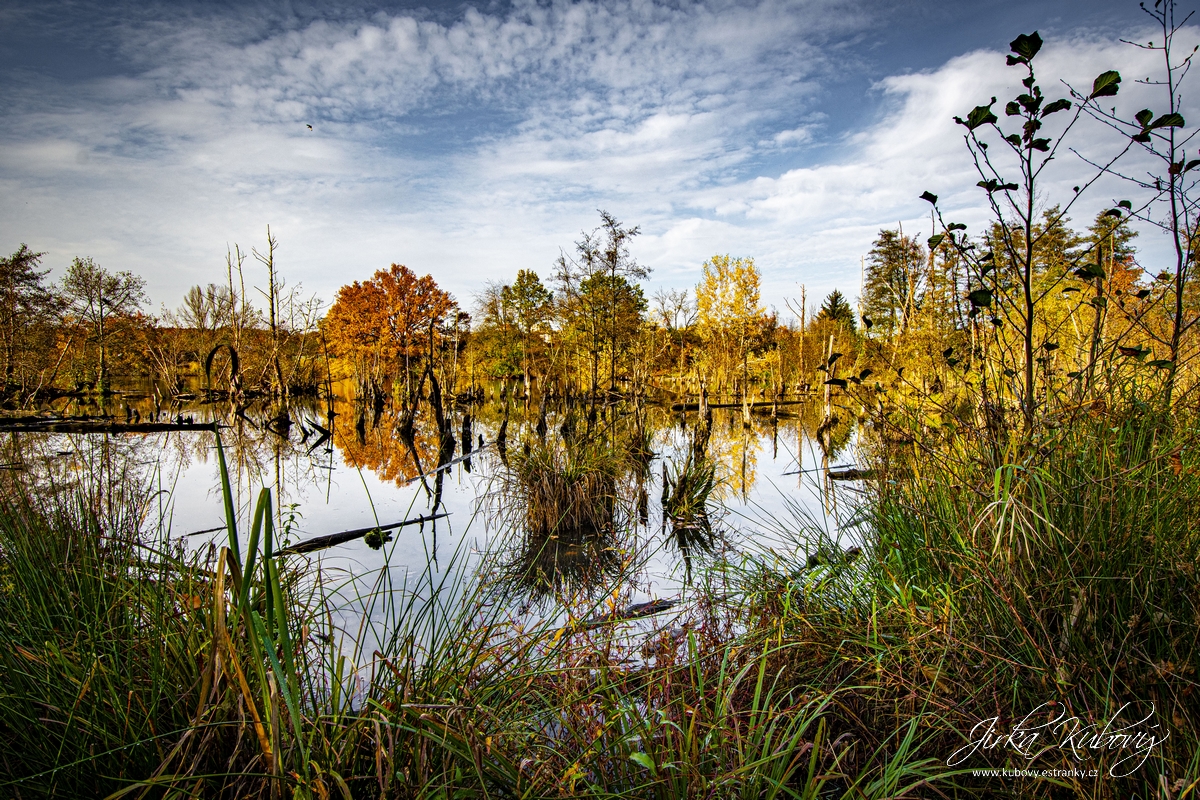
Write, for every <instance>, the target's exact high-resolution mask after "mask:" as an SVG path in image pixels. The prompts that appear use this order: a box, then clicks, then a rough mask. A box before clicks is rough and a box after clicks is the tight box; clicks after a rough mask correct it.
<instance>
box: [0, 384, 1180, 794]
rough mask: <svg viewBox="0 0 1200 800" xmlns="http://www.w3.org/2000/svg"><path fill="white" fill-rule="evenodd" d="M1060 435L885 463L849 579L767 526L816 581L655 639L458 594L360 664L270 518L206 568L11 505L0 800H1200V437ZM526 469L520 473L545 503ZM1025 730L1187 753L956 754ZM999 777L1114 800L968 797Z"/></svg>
mask: <svg viewBox="0 0 1200 800" xmlns="http://www.w3.org/2000/svg"><path fill="white" fill-rule="evenodd" d="M1056 424H1057V427H1055V428H1053V429H1049V428H1047V432H1046V433H1044V434H1042V435H1041V437H1042V438H1041V439H1040V440H1039V441H1038V442H1037V443H1036V444H1035V445H1034V446H1031V447H1017V446H1014V447H1013V448H1012V449H1011V451H1010V452H1003V453H1001V457H1000V458H999V459H996V458H995V455H996V453H995V448H994V447H993V446H992V445H990V444H986V443H984V442H983V440H981V439H980V438H979V437H975V436H970V435H965V434H962V433H958V432H956V431H953V430H951V429H949V428H944V429H943V430H942V431H940V432H938V433H936V434H927V435H926V436H924V437H923V438H922V439H921V441H920V443H918V444H913V445H910V446H905V447H904V448H902V449H899V450H898V449H896V448H895V447H891V448H888V449H886V450H883V449H880V450H878V451H872V453H873V459H874V461H875V463H874V464H873V467H874V469H875V476H876V478H875V480H874V482H873V483H872V484H871V485H870V487H869V491H868V493H867V494H866V495H865V496H862V497H860V498H859V499H858V500H857V503H856V505H855V507H854V508H853V509H852V512H853V513H852V514H850V515H848V518H847V519H848V521H847V523H846V524H847V525H849V524H851V522H850V521H849V517H853V518H854V520H856V522H854V523H853V524H856V525H857V526H858V530H859V532H860V533H861V534H862V535H863V536H864V537H865V541H866V545H867V546H865V547H864V548H863V549H862V552H861V554H859V553H855V552H847V553H840V552H839V551H837V550H836V548H834V547H833V546H832V545H830V544H828V543H827V542H826V543H825V544H823V545H822V546H820V547H818V546H817V545H818V542H819V540H820V539H821V535H822V534H821V532H820V531H819V530H818V528H817V526H816V523H815V522H813V521H810V520H806V519H804V518H803V517H802V516H801V515H799V514H798V515H797V516H796V517H795V518H787V519H777V520H775V521H774V522H773V524H774V525H776V526H778V527H780V528H782V529H786V530H789V531H791V532H792V533H794V534H795V535H796V536H798V537H807V539H808V541H810V542H811V543H812V544H811V545H810V547H809V549H808V551H807V552H800V553H798V554H797V555H796V556H794V557H790V558H781V557H774V556H772V557H768V556H765V555H764V556H753V557H746V558H745V559H743V560H740V561H739V562H737V563H736V564H731V563H723V564H719V565H717V566H716V567H708V568H705V569H699V570H698V571H697V576H696V577H697V579H698V580H701V581H707V582H708V583H709V584H710V586H709V589H710V590H709V591H707V592H703V593H699V594H698V596H699V597H701V598H702V599H701V600H699V601H696V602H693V603H691V604H689V605H687V606H685V607H682V609H680V610H679V611H678V613H677V614H676V613H674V612H673V613H672V615H671V616H669V617H661V618H658V621H657V622H654V621H650V622H647V621H645V620H643V621H641V622H639V623H630V622H620V623H605V624H594V622H593V620H594V618H595V617H596V616H597V615H602V614H603V613H605V612H606V611H607V610H609V609H610V607H611V606H612V605H615V601H616V599H617V598H619V592H617V593H615V594H613V595H610V597H611V598H612V603H611V604H610V602H607V601H603V600H602V601H599V602H597V603H595V604H593V605H592V606H587V605H576V606H574V607H573V608H572V610H571V612H570V614H569V615H568V617H567V618H566V619H565V620H564V619H561V618H559V619H554V620H553V621H550V620H547V621H540V622H539V621H531V620H530V619H528V618H518V617H516V616H514V614H513V613H512V609H511V606H509V605H506V604H505V603H503V602H497V596H496V591H495V590H496V587H495V584H494V583H493V582H488V581H479V580H476V579H475V578H474V577H473V576H472V574H471V572H470V571H468V570H467V569H466V568H465V566H464V567H462V568H461V569H457V570H456V569H450V570H448V571H446V572H444V573H442V574H445V575H449V576H450V577H447V578H436V577H434V575H433V573H430V574H428V575H426V576H424V578H422V579H419V580H416V581H414V582H413V583H411V584H409V585H407V586H404V587H392V586H389V585H387V584H386V583H379V584H376V585H375V588H374V589H373V591H374V592H376V593H377V594H378V602H379V603H381V604H385V605H387V613H386V614H384V615H383V618H387V619H390V620H392V621H393V622H394V624H392V625H391V626H390V627H389V629H388V630H386V631H382V630H381V631H375V637H374V638H375V639H377V641H378V644H377V646H376V645H372V646H370V647H369V648H367V649H369V650H370V652H359V651H356V650H355V649H354V648H352V647H350V648H346V647H344V642H342V641H341V640H340V639H339V637H338V634H337V631H336V630H335V627H334V624H333V621H334V614H333V613H332V611H333V610H332V609H331V608H330V604H329V602H328V599H327V598H323V597H322V596H321V595H320V594H319V593H314V592H313V585H314V584H313V581H312V580H311V574H310V567H309V566H308V562H307V561H305V560H303V559H296V560H294V561H291V562H289V561H286V560H283V559H279V558H276V557H274V556H272V555H270V554H271V553H272V550H273V541H272V540H273V537H274V531H273V530H272V526H271V519H272V514H271V513H270V505H269V504H270V496H269V494H267V493H264V494H263V495H262V496H261V497H260V502H259V504H258V506H257V507H256V509H255V512H254V514H253V516H252V517H251V519H249V520H242V521H241V524H240V525H239V524H234V523H236V522H237V521H236V520H231V525H230V531H229V536H228V542H227V544H228V545H229V546H227V547H221V548H212V549H211V550H208V551H203V552H199V553H192V554H187V553H184V552H183V551H181V550H177V549H172V548H169V547H166V546H163V545H159V544H156V543H155V542H153V541H150V540H148V539H147V538H146V537H147V535H146V534H145V532H144V530H143V528H144V525H143V520H144V510H145V505H144V503H145V501H144V499H143V498H142V497H141V496H140V495H138V494H136V493H134V492H132V491H131V490H130V491H128V492H125V493H123V492H121V491H115V490H114V489H113V488H111V487H108V488H104V489H97V488H94V487H93V488H91V489H89V488H88V487H86V486H85V487H82V488H79V487H77V488H76V489H74V490H72V491H65V492H60V493H56V494H44V495H41V496H38V497H34V496H31V495H29V494H25V493H22V492H21V491H19V488H18V487H16V486H13V487H10V489H9V490H8V491H7V492H6V495H5V498H4V501H3V505H2V506H0V794H2V795H4V796H13V797H22V798H26V797H29V798H32V797H76V796H104V795H106V794H118V795H124V796H131V797H133V796H146V797H273V796H277V797H318V798H324V797H530V798H532V797H558V796H571V795H581V794H588V795H595V796H628V797H639V798H641V797H653V798H668V797H852V798H863V797H867V798H883V797H895V796H913V797H917V796H920V797H929V796H939V795H945V796H958V797H978V796H987V795H992V796H1027V797H1075V796H1086V797H1096V798H1108V797H1114V798H1115V797H1128V796H1139V797H1156V798H1162V797H1170V798H1172V800H1179V799H1180V798H1184V797H1192V796H1195V794H1196V792H1197V791H1200V787H1198V786H1197V784H1196V781H1197V780H1198V779H1200V756H1198V755H1197V753H1198V752H1200V746H1198V741H1200V740H1198V735H1197V721H1198V720H1200V713H1198V712H1200V700H1198V699H1197V694H1196V692H1195V690H1194V689H1195V683H1196V677H1197V673H1196V668H1197V666H1200V663H1198V662H1200V651H1198V648H1197V641H1196V637H1197V635H1198V634H1197V631H1198V630H1200V610H1198V608H1197V603H1198V600H1197V598H1198V597H1200V591H1198V590H1200V586H1198V585H1197V583H1198V579H1197V575H1196V566H1197V558H1198V556H1200V523H1197V522H1196V516H1195V513H1194V509H1195V508H1196V507H1197V500H1200V456H1198V455H1197V454H1196V453H1195V452H1193V450H1192V449H1191V447H1192V445H1191V443H1192V441H1193V440H1194V435H1193V434H1192V431H1193V430H1194V426H1195V420H1194V419H1193V418H1191V417H1186V418H1169V417H1162V416H1160V415H1157V414H1155V413H1153V412H1152V411H1151V410H1150V409H1148V408H1138V407H1134V408H1131V409H1129V410H1128V411H1126V412H1122V413H1114V412H1111V411H1109V410H1108V409H1106V408H1100V407H1089V408H1086V409H1081V410H1079V411H1078V412H1077V413H1074V414H1070V415H1065V416H1063V417H1062V418H1061V419H1059V420H1058V421H1057V423H1056ZM538 457H539V455H538V453H537V452H536V451H535V452H533V453H532V455H531V456H528V457H526V458H525V460H520V459H519V461H520V463H519V464H518V469H525V470H527V471H531V475H529V476H526V477H527V479H528V483H529V485H530V486H532V487H534V488H536V489H538V490H539V491H540V490H545V491H547V492H551V489H552V488H553V487H552V486H551V485H550V484H545V483H537V482H536V481H537V478H538V476H537V475H533V474H532V472H536V467H537V459H538ZM548 463H551V466H553V463H552V462H548ZM997 463H999V464H1001V465H1002V466H1001V467H1000V468H999V469H997V468H996V466H995V465H996V464H997ZM539 474H540V473H539ZM584 477H586V476H580V480H583V478H584ZM675 481H676V483H677V484H678V483H679V482H680V480H679V476H675ZM700 483H705V484H707V479H705V480H703V481H700ZM601 488H602V487H601ZM579 491H580V492H582V493H583V494H580V495H579V498H577V500H578V502H576V503H575V506H578V507H579V508H584V506H583V505H582V499H580V498H583V497H585V496H586V497H591V498H592V499H593V501H595V500H596V495H597V494H603V492H602V491H600V490H598V489H596V487H591V488H588V487H586V486H584V485H583V484H580V489H579ZM680 492H682V490H680ZM551 494H553V492H551ZM685 495H686V492H682V493H681V494H680V497H681V498H684V497H685ZM599 500H600V502H601V504H602V503H603V498H599ZM101 501H103V502H101ZM680 502H682V500H681V501H680ZM550 505H551V504H550V501H549V499H547V501H546V502H544V503H541V504H540V505H539V506H538V508H539V509H544V508H548V507H550ZM575 506H572V507H575ZM677 511H678V509H677ZM693 512H695V513H699V512H696V510H695V509H693ZM680 513H682V512H680ZM693 515H694V514H693ZM230 516H231V517H232V516H233V515H232V514H231V515H230ZM557 520H558V515H556V516H555V517H554V519H550V518H547V519H545V520H542V522H541V527H540V528H538V529H537V530H535V531H533V533H534V534H535V537H537V538H539V541H540V540H541V539H549V538H550V537H551V536H554V535H557V534H556V527H555V526H556V524H557V522H556V521H557ZM589 524H590V525H591V527H592V528H597V529H600V528H603V525H602V524H600V523H599V522H597V521H596V520H590V522H589ZM534 527H537V526H534ZM818 551H819V552H818ZM538 552H539V553H542V552H543V550H542V549H539V550H538ZM810 556H813V557H810ZM486 565H487V562H485V566H486ZM564 623H565V624H564ZM1126 703H1130V704H1132V705H1131V706H1128V707H1125V708H1123V706H1125V704H1126ZM1050 704H1057V705H1050ZM1035 710H1036V715H1035V716H1034V717H1031V718H1029V719H1027V720H1025V722H1024V724H1025V725H1026V726H1027V727H1028V726H1032V725H1034V724H1040V723H1042V722H1053V721H1054V720H1055V719H1056V715H1062V714H1063V713H1064V712H1066V717H1075V718H1078V719H1079V720H1080V721H1081V724H1086V723H1088V722H1094V723H1098V724H1099V725H1101V726H1103V725H1104V723H1106V722H1111V721H1113V720H1114V719H1115V720H1118V721H1119V720H1121V719H1126V720H1127V721H1138V720H1141V719H1142V718H1143V717H1146V716H1147V715H1148V714H1150V718H1149V719H1148V721H1146V722H1145V723H1143V724H1141V727H1140V728H1139V730H1141V729H1148V728H1149V726H1150V725H1151V724H1157V725H1158V726H1159V727H1158V728H1157V729H1155V731H1156V732H1157V735H1158V736H1162V735H1165V734H1169V735H1168V737H1167V738H1166V741H1164V742H1162V743H1161V744H1156V745H1155V746H1154V747H1152V748H1149V749H1148V755H1147V757H1146V758H1145V759H1144V763H1141V761H1142V760H1141V758H1140V756H1139V757H1138V758H1136V759H1134V760H1133V761H1128V760H1126V761H1123V760H1122V759H1124V758H1125V757H1126V756H1128V755H1129V753H1128V752H1127V751H1121V750H1118V749H1114V748H1112V747H1110V748H1108V749H1098V748H1091V749H1089V748H1087V747H1086V746H1081V747H1079V748H1077V749H1076V752H1074V753H1072V752H1071V750H1070V749H1069V748H1064V747H1062V746H1059V745H1060V744H1061V739H1062V732H1061V731H1059V732H1058V733H1057V734H1054V733H1053V732H1051V731H1050V729H1049V728H1043V729H1039V730H1041V731H1042V732H1043V733H1042V735H1041V738H1040V739H1038V740H1037V741H1036V742H1034V743H1032V744H1031V745H1030V748H1028V749H1030V752H1034V751H1037V752H1038V755H1037V757H1036V758H1035V759H1027V758H1026V756H1025V754H1023V753H1021V752H1018V751H1016V750H1014V749H1013V748H1011V747H1006V746H996V747H990V748H989V747H981V748H979V749H978V750H976V751H974V752H970V753H969V754H966V755H964V754H963V748H964V747H966V748H967V749H968V750H970V743H971V741H972V737H973V736H974V737H975V738H977V734H972V730H973V729H976V731H978V730H979V729H977V728H976V726H977V724H979V723H980V721H981V720H987V719H989V718H991V717H998V718H999V719H998V721H997V723H996V730H997V731H1000V732H1003V733H1008V732H1010V731H1011V730H1012V729H1013V727H1014V725H1015V724H1016V723H1017V722H1019V721H1021V720H1022V719H1024V718H1025V717H1026V715H1028V714H1029V713H1030V712H1035ZM1151 712H1152V713H1151ZM1066 717H1064V719H1065V718H1066ZM1062 722H1063V720H1059V724H1060V727H1061V723H1062ZM1076 741H1077V742H1082V739H1080V738H1078V737H1077V739H1076ZM956 752H958V753H959V756H960V757H959V758H957V759H956V758H955V756H954V754H955V753H956ZM948 762H956V763H953V764H950V763H948ZM1005 766H1007V767H1012V768H1032V769H1053V768H1067V769H1078V770H1083V771H1090V770H1093V769H1095V770H1097V771H1098V773H1099V774H1098V776H1097V777H1091V776H1087V775H1085V776H1083V777H1055V778H1049V779H1039V780H1033V779H1025V778H1004V777H982V776H978V775H973V774H972V770H978V769H982V768H987V767H1005Z"/></svg>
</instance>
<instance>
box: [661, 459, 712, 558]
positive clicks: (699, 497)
mask: <svg viewBox="0 0 1200 800" xmlns="http://www.w3.org/2000/svg"><path fill="white" fill-rule="evenodd" d="M716 480H717V470H716V465H715V464H714V463H713V462H712V461H711V460H710V459H707V458H705V457H703V456H700V455H697V454H696V453H695V452H694V451H691V450H689V452H688V454H687V457H686V458H685V459H684V461H683V463H682V464H680V465H679V466H678V467H677V468H675V469H673V470H671V469H668V468H667V467H666V466H665V465H664V467H663V476H662V481H663V490H662V492H663V493H662V508H663V524H664V525H668V524H669V525H670V527H671V531H670V533H671V538H670V541H671V542H673V543H674V545H675V546H676V547H677V548H678V549H679V552H680V554H681V555H682V556H683V561H684V567H685V569H686V572H687V576H688V578H689V579H690V578H691V575H692V553H693V552H695V551H700V552H705V553H707V552H710V551H711V550H712V549H713V545H714V543H715V540H716V536H715V533H714V531H713V527H712V521H711V519H710V518H709V511H708V501H709V496H710V495H712V492H713V488H714V487H715V486H716Z"/></svg>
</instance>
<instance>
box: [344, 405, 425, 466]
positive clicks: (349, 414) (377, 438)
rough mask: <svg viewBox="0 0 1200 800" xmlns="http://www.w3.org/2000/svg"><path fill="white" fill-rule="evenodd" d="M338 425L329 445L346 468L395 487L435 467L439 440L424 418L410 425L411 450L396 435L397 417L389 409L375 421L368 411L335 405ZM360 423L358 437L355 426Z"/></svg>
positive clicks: (355, 407) (375, 418) (352, 406)
mask: <svg viewBox="0 0 1200 800" xmlns="http://www.w3.org/2000/svg"><path fill="white" fill-rule="evenodd" d="M336 410H337V412H338V414H339V417H338V419H339V424H338V425H337V427H336V428H335V429H334V432H333V442H334V445H335V446H336V447H337V448H338V450H340V451H341V453H342V458H343V459H344V460H345V462H346V465H347V466H350V467H354V468H356V469H357V468H365V469H369V470H371V472H373V473H375V475H377V476H378V477H379V478H380V479H382V480H385V481H390V482H392V483H395V484H397V485H399V484H404V483H406V482H408V481H409V480H411V479H413V478H415V477H417V475H419V474H420V473H421V472H428V471H429V470H430V469H432V468H434V467H435V466H437V463H438V447H439V444H440V438H439V436H438V431H437V427H436V426H435V425H434V424H433V423H432V422H430V421H428V420H425V419H424V418H419V419H418V420H417V421H416V422H415V423H414V424H413V443H412V444H413V448H415V450H416V455H417V459H419V460H420V467H419V468H418V465H417V462H416V460H414V458H413V448H410V447H409V446H408V444H406V443H405V442H403V441H402V440H401V438H400V435H399V434H398V432H397V428H398V426H399V416H398V415H397V414H396V413H394V412H393V411H392V410H391V409H387V410H384V411H382V412H381V413H380V414H379V415H378V417H375V416H374V415H373V414H372V413H371V412H370V409H365V408H363V407H362V406H361V405H359V406H356V405H353V404H351V403H345V402H343V403H338V404H337V405H336ZM358 415H365V417H361V419H362V423H363V424H362V427H361V431H362V435H361V437H360V435H359V427H358V425H357V424H356V423H357V421H358V420H359V419H360V417H359V416H358Z"/></svg>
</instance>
